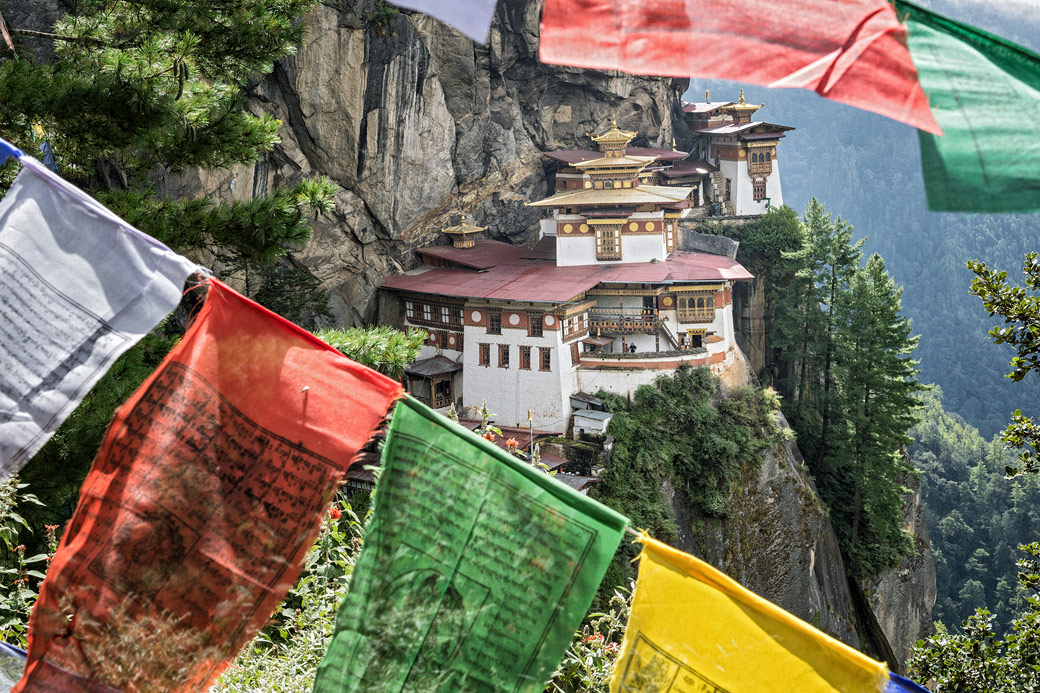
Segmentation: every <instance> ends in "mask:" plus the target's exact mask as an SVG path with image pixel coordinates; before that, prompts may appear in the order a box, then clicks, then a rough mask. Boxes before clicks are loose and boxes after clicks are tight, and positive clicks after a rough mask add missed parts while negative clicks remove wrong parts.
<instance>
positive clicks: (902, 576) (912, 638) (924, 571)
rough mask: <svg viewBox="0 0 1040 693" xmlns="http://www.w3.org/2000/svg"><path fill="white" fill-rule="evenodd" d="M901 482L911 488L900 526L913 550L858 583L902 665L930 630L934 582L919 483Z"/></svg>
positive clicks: (934, 592) (933, 601) (908, 480)
mask: <svg viewBox="0 0 1040 693" xmlns="http://www.w3.org/2000/svg"><path fill="white" fill-rule="evenodd" d="M901 483H902V484H903V485H904V486H906V487H907V488H909V489H910V490H911V494H910V496H909V497H908V498H907V500H906V502H905V503H904V505H903V529H905V530H906V531H907V532H909V533H910V534H911V535H912V536H913V539H914V553H913V555H911V556H910V557H909V558H907V559H906V560H904V561H903V562H902V563H901V564H900V565H898V566H896V567H895V568H892V569H890V570H886V571H885V572H883V573H881V574H880V575H876V576H874V577H873V578H871V579H870V580H864V581H862V582H861V586H862V588H863V592H864V594H865V595H866V597H867V602H868V603H869V604H870V609H871V611H873V612H874V614H875V615H876V616H877V620H878V623H879V625H880V626H881V629H882V630H883V631H884V633H885V637H887V638H888V641H889V644H890V645H891V646H892V651H893V653H894V654H895V657H896V659H897V660H898V661H899V662H900V664H904V665H905V663H906V660H907V659H908V658H909V657H910V651H911V649H912V648H913V645H914V643H915V642H917V640H918V639H920V638H923V637H925V636H926V635H928V634H929V633H931V632H932V606H933V605H934V604H935V599H936V585H935V560H934V558H933V557H932V551H931V547H930V544H929V541H928V523H927V522H926V521H925V512H924V504H923V503H922V501H921V482H920V480H919V479H915V478H912V477H906V478H904V479H902V480H901Z"/></svg>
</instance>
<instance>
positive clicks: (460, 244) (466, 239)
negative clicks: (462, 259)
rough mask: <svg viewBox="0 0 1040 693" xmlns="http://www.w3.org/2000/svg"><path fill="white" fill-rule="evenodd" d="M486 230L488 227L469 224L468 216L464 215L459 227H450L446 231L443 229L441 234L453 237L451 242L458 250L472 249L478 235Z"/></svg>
mask: <svg viewBox="0 0 1040 693" xmlns="http://www.w3.org/2000/svg"><path fill="white" fill-rule="evenodd" d="M486 230H487V227H486V226H473V225H472V224H469V223H467V222H466V215H465V214H463V215H462V220H461V221H460V223H459V224H458V225H457V226H449V227H448V228H446V229H441V232H442V233H445V234H447V235H448V236H451V240H452V241H453V242H454V244H455V247H456V248H472V247H473V246H474V245H476V242H477V241H476V235H477V234H478V233H480V232H481V231H486Z"/></svg>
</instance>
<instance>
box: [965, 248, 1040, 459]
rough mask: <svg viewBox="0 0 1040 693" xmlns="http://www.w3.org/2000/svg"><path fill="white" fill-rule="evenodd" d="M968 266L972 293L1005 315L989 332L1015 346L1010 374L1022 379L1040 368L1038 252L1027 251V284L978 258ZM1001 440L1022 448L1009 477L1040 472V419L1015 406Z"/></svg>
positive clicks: (999, 341) (992, 312)
mask: <svg viewBox="0 0 1040 693" xmlns="http://www.w3.org/2000/svg"><path fill="white" fill-rule="evenodd" d="M967 267H968V269H970V270H971V271H972V272H973V273H974V274H975V278H974V279H972V281H971V289H970V293H971V294H972V295H974V296H978V297H979V298H981V299H982V304H983V305H984V306H985V308H986V310H987V311H989V314H990V316H991V317H992V316H996V315H999V316H1000V317H1002V318H1003V319H1004V324H1005V325H1006V327H1001V326H999V325H998V326H996V327H994V328H993V329H991V330H990V332H989V334H990V336H991V337H992V338H993V342H994V343H995V344H1008V345H1010V346H1011V347H1013V348H1014V349H1015V356H1014V357H1012V359H1011V364H1010V365H1011V372H1009V373H1008V374H1007V377H1008V378H1010V379H1011V380H1013V381H1015V382H1019V381H1021V380H1022V379H1023V378H1025V377H1026V375H1027V374H1029V373H1030V372H1032V371H1034V370H1038V371H1040V295H1038V292H1040V257H1038V255H1037V253H1035V252H1034V253H1027V254H1026V257H1025V261H1024V263H1023V268H1022V270H1023V274H1024V276H1025V286H1024V287H1022V286H1014V285H1011V284H1009V283H1008V281H1007V272H1005V271H1000V272H998V271H996V270H993V269H991V268H990V267H989V266H988V265H986V264H985V263H983V262H980V261H978V260H971V261H969V262H968V263H967ZM1002 440H1003V441H1004V443H1005V444H1006V445H1007V446H1008V447H1009V448H1011V449H1014V450H1019V451H1021V452H1019V461H1020V463H1021V466H1020V467H1016V466H1013V465H1008V467H1007V476H1008V478H1014V477H1016V476H1018V475H1020V474H1038V473H1040V458H1038V453H1040V422H1036V421H1034V420H1033V419H1032V418H1030V417H1028V416H1026V415H1024V414H1023V413H1022V411H1021V410H1015V412H1014V413H1013V414H1012V415H1011V424H1010V425H1009V426H1008V427H1007V429H1006V430H1005V431H1004V433H1003V435H1002Z"/></svg>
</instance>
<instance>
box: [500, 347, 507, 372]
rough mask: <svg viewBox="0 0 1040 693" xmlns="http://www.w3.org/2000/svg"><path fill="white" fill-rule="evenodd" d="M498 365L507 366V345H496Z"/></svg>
mask: <svg viewBox="0 0 1040 693" xmlns="http://www.w3.org/2000/svg"><path fill="white" fill-rule="evenodd" d="M498 367H499V368H509V345H508V344H499V345H498Z"/></svg>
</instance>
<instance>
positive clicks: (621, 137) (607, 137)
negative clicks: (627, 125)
mask: <svg viewBox="0 0 1040 693" xmlns="http://www.w3.org/2000/svg"><path fill="white" fill-rule="evenodd" d="M638 134H639V133H638V132H630V131H628V130H619V129H618V126H617V118H611V119H610V129H609V130H607V131H606V132H604V133H603V134H602V135H593V136H592V141H593V142H595V143H597V144H598V145H599V146H600V149H602V150H603V151H604V152H610V151H616V152H618V154H617V156H624V154H625V153H624V149H625V147H626V146H627V145H628V143H629V142H631V141H632V140H633V139H635V137H636V135H638Z"/></svg>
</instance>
